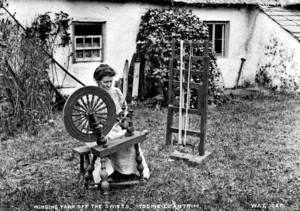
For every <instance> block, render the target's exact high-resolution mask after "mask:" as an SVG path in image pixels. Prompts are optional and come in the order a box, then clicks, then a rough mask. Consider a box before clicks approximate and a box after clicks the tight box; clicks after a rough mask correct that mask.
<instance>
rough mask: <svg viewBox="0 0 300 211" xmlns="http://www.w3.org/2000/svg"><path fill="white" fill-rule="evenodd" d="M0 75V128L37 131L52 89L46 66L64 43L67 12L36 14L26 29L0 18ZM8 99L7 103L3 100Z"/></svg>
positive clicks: (45, 117) (48, 111)
mask: <svg viewBox="0 0 300 211" xmlns="http://www.w3.org/2000/svg"><path fill="white" fill-rule="evenodd" d="M0 22H1V26H0V35H2V36H1V39H0V40H1V44H2V45H1V46H2V49H1V51H0V75H1V81H2V83H1V85H0V90H1V93H2V102H4V101H5V102H6V104H5V105H6V106H5V108H3V112H1V116H0V122H1V127H0V132H1V131H2V132H8V135H13V134H14V132H15V131H16V130H17V129H21V130H25V131H29V132H30V133H31V134H37V132H38V126H39V125H40V124H41V123H44V122H46V121H47V120H48V119H49V118H50V117H51V115H52V114H51V113H52V105H53V97H54V92H53V91H54V90H53V86H52V84H51V82H50V79H49V75H48V70H49V68H50V65H51V59H50V58H49V56H48V55H47V54H46V52H48V54H53V52H54V51H55V49H56V47H57V46H59V45H63V46H65V45H67V44H68V42H69V40H70V37H69V34H68V29H69V25H68V24H67V23H68V22H69V18H68V15H67V14H66V13H63V12H60V13H56V14H54V16H53V17H52V16H51V14H50V13H45V14H43V15H40V16H38V17H37V18H36V19H35V20H34V21H33V23H32V25H31V26H30V27H28V28H27V29H26V31H25V32H24V31H22V30H20V27H19V26H18V25H16V24H14V23H13V22H12V21H11V20H10V19H9V18H8V17H2V19H1V20H0ZM7 102H8V104H7Z"/></svg>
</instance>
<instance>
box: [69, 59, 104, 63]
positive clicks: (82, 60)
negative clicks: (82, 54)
mask: <svg viewBox="0 0 300 211" xmlns="http://www.w3.org/2000/svg"><path fill="white" fill-rule="evenodd" d="M89 62H103V59H74V64H75V63H89Z"/></svg>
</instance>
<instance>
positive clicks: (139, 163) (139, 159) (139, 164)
mask: <svg viewBox="0 0 300 211" xmlns="http://www.w3.org/2000/svg"><path fill="white" fill-rule="evenodd" d="M134 147H135V152H136V157H135V160H136V163H137V170H138V171H139V173H140V180H141V181H144V174H143V171H144V166H143V163H142V161H143V159H142V156H141V153H140V150H139V144H135V145H134Z"/></svg>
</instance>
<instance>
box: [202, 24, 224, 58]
mask: <svg viewBox="0 0 300 211" xmlns="http://www.w3.org/2000/svg"><path fill="white" fill-rule="evenodd" d="M205 23H206V25H207V26H208V31H209V39H210V41H211V42H212V47H213V49H214V51H215V53H216V55H217V56H222V57H224V56H226V54H227V50H228V28H229V23H228V22H209V21H205Z"/></svg>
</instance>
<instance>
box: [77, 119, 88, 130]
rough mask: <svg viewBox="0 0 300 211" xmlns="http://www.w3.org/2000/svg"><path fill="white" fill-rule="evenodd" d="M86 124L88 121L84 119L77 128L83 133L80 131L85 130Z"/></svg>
mask: <svg viewBox="0 0 300 211" xmlns="http://www.w3.org/2000/svg"><path fill="white" fill-rule="evenodd" d="M86 124H88V120H87V119H85V120H83V121H82V122H81V124H80V125H79V126H81V128H80V131H81V132H83V131H82V130H83V129H84V128H85V126H86Z"/></svg>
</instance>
